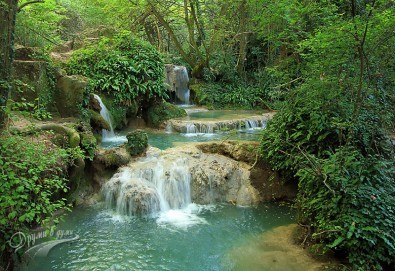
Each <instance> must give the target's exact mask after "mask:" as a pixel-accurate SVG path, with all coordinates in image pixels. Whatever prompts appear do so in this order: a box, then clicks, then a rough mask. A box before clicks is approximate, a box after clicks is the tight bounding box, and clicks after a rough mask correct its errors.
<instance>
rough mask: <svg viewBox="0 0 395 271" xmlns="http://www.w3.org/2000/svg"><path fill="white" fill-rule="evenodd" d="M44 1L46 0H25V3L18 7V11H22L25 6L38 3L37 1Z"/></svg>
mask: <svg viewBox="0 0 395 271" xmlns="http://www.w3.org/2000/svg"><path fill="white" fill-rule="evenodd" d="M44 2H45V0H32V1H29V2H25V3H23V4H22V5H20V6H19V7H18V12H20V11H21V10H22V9H23V8H24V7H26V6H28V5H31V4H37V3H44Z"/></svg>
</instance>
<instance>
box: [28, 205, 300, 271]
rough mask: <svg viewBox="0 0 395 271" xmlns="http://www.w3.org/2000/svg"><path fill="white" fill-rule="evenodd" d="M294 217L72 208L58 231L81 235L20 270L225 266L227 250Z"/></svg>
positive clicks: (273, 209) (204, 209)
mask: <svg viewBox="0 0 395 271" xmlns="http://www.w3.org/2000/svg"><path fill="white" fill-rule="evenodd" d="M293 221H294V216H293V211H292V210H290V209H289V208H287V207H281V206H277V205H274V204H265V205H260V206H259V207H257V208H240V207H236V206H233V205H228V204H226V205H206V206H202V205H192V206H189V207H188V208H186V209H185V210H178V211H174V210H173V211H171V212H164V213H162V214H159V215H158V216H156V217H145V218H144V217H143V218H141V217H140V218H138V217H126V216H120V215H116V214H113V213H111V212H109V211H106V210H104V209H102V208H101V207H96V208H85V209H75V210H74V211H73V213H72V214H70V215H69V216H68V217H67V218H66V221H65V222H64V223H62V224H61V225H60V229H63V230H69V231H70V230H71V231H73V233H74V234H78V235H79V236H80V239H79V240H78V241H75V242H71V243H67V244H62V245H59V246H57V247H55V248H53V249H52V250H51V251H50V253H49V255H48V256H47V257H45V258H39V259H35V260H34V261H33V262H31V264H30V265H29V266H28V267H27V268H24V269H21V270H28V271H33V270H37V271H42V270H62V271H63V270H172V271H173V270H174V271H177V270H179V271H184V270H188V271H206V270H229V269H227V266H229V264H230V263H229V262H226V261H225V260H226V255H227V252H228V251H231V250H232V248H234V247H240V246H241V245H242V244H245V240H251V239H253V238H256V237H257V236H259V235H260V234H261V233H262V232H265V231H268V230H270V229H272V228H273V227H276V226H281V225H288V224H289V223H292V222H293ZM244 270H248V269H244Z"/></svg>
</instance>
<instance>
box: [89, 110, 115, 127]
mask: <svg viewBox="0 0 395 271" xmlns="http://www.w3.org/2000/svg"><path fill="white" fill-rule="evenodd" d="M89 116H90V124H91V126H92V128H93V129H95V130H101V129H106V130H110V125H109V124H108V123H107V121H106V120H105V119H103V117H102V116H101V115H100V114H99V113H97V112H96V111H93V110H92V109H89Z"/></svg>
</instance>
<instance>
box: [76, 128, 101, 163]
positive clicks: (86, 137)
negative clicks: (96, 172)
mask: <svg viewBox="0 0 395 271" xmlns="http://www.w3.org/2000/svg"><path fill="white" fill-rule="evenodd" d="M80 135H81V148H82V149H83V150H84V151H85V155H86V156H87V157H88V158H90V159H91V160H92V159H93V157H94V156H95V150H96V147H97V141H96V138H95V136H94V135H93V133H92V132H91V131H84V132H81V133H80Z"/></svg>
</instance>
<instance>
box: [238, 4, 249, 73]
mask: <svg viewBox="0 0 395 271" xmlns="http://www.w3.org/2000/svg"><path fill="white" fill-rule="evenodd" d="M247 11H248V10H247V1H246V0H243V1H242V2H241V4H240V6H239V14H240V22H239V25H240V30H239V31H240V32H239V57H238V60H237V67H236V69H237V73H238V74H239V76H240V77H242V78H244V77H245V65H246V60H247V43H248V33H247V29H248V28H247V23H248V12H247Z"/></svg>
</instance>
